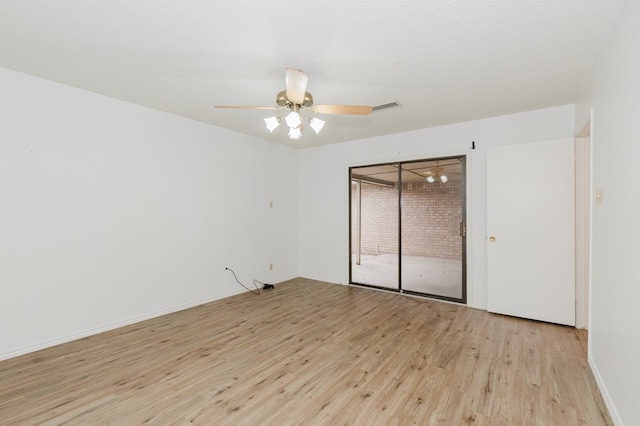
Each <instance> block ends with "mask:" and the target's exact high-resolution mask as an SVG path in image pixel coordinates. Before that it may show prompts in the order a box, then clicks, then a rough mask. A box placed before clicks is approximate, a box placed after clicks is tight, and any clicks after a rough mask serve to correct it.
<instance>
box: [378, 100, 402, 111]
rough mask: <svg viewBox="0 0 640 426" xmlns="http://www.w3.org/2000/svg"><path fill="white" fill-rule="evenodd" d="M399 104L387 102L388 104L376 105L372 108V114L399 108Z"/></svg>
mask: <svg viewBox="0 0 640 426" xmlns="http://www.w3.org/2000/svg"><path fill="white" fill-rule="evenodd" d="M399 106H400V104H399V103H398V102H389V103H388V104H382V105H376V106H374V107H373V112H376V111H382V110H383V109H389V108H395V107H399Z"/></svg>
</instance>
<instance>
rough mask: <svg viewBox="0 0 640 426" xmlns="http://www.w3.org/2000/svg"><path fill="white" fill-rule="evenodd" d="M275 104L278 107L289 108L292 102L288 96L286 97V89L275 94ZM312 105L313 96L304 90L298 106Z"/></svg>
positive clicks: (308, 106) (307, 106) (306, 106)
mask: <svg viewBox="0 0 640 426" xmlns="http://www.w3.org/2000/svg"><path fill="white" fill-rule="evenodd" d="M276 105H278V106H279V107H280V108H291V106H292V105H293V102H291V101H290V100H289V98H287V91H286V90H283V91H282V92H279V93H278V95H277V96H276ZM312 105H313V96H311V93H309V92H304V99H303V100H302V104H300V106H301V107H304V108H310V107H311V106H312Z"/></svg>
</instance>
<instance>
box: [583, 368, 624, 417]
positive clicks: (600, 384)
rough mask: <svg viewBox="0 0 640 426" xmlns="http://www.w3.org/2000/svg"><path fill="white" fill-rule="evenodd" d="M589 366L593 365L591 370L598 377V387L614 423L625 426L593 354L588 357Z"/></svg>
mask: <svg viewBox="0 0 640 426" xmlns="http://www.w3.org/2000/svg"><path fill="white" fill-rule="evenodd" d="M588 361H589V367H591V371H592V372H593V377H595V378H596V384H597V385H598V389H600V394H601V395H602V399H604V403H605V404H606V405H607V409H608V410H609V415H610V416H611V420H613V424H614V425H616V426H623V425H622V420H620V416H619V415H618V412H617V411H616V407H615V405H614V404H613V401H612V400H611V396H609V391H607V387H606V386H605V384H604V381H603V380H602V376H600V371H599V370H598V367H597V365H596V363H595V362H594V361H593V358H591V355H589V357H588Z"/></svg>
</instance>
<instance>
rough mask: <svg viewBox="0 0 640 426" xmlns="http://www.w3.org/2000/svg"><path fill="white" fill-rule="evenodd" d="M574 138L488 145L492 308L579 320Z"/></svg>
mask: <svg viewBox="0 0 640 426" xmlns="http://www.w3.org/2000/svg"><path fill="white" fill-rule="evenodd" d="M574 190H575V189H574V142H573V139H562V140H552V141H544V142H535V143H526V144H519V145H508V146H500V147H495V148H490V149H489V150H488V151H487V231H488V234H489V235H488V236H487V261H488V264H487V275H488V276H487V309H488V310H489V311H490V312H496V313H501V314H506V315H513V316H518V317H523V318H531V319H536V320H541V321H547V322H553V323H558V324H567V325H574V324H575V254H574V253H575V227H574V223H575V213H574Z"/></svg>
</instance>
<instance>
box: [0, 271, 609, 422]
mask: <svg viewBox="0 0 640 426" xmlns="http://www.w3.org/2000/svg"><path fill="white" fill-rule="evenodd" d="M586 341H587V334H586V332H585V331H583V330H575V329H573V328H570V327H564V326H558V325H553V324H546V323H541V322H535V321H528V320H524V319H518V318H510V317H505V316H500V315H495V314H489V313H487V312H484V311H480V310H475V309H470V308H467V307H464V306H457V305H453V304H447V303H441V302H437V301H430V300H424V299H417V298H411V297H405V296H401V295H396V294H389V293H385V292H377V291H372V290H368V289H363V288H357V287H350V286H339V285H333V284H327V283H322V282H318V281H313V280H307V279H295V280H291V281H290V282H287V283H282V284H279V285H277V286H276V288H275V289H274V290H270V291H263V292H262V293H261V295H259V296H258V295H254V294H251V293H246V294H241V295H238V296H234V297H231V298H228V299H224V300H220V301H217V302H213V303H209V304H206V305H202V306H198V307H195V308H192V309H188V310H185V311H181V312H176V313H173V314H170V315H166V316H163V317H159V318H155V319H151V320H148V321H144V322H141V323H137V324H133V325H130V326H127V327H123V328H120V329H117V330H112V331H109V332H106V333H102V334H99V335H95V336H91V337H87V338H84V339H80V340H77V341H74V342H70V343H67V344H64V345H60V346H56V347H53V348H48V349H45V350H42V351H38V352H35V353H32V354H28V355H24V356H21V357H17V358H14V359H10V360H7V361H3V362H0V424H1V425H4V424H7V425H14V424H19V425H41V424H49V425H59V424H65V425H67V424H70V425H74V424H77V425H84V424H128V425H129V424H157V425H168V424H173V425H185V424H203V425H206V424H218V425H224V424H243V425H265V424H277V425H287V424H305V425H307V424H309V425H314V424H318V425H325V424H348V425H361V424H362V425H376V424H380V425H406V424H419V425H425V424H426V425H431V424H433V425H466V424H476V425H501V424H504V425H509V424H514V425H515V424H517V425H549V424H562V425H565V424H567V425H568V424H571V425H574V424H575V425H581V424H582V425H610V424H612V423H611V419H610V418H609V416H608V414H607V411H606V408H605V405H604V403H603V401H602V398H601V396H600V394H599V392H598V389H597V386H596V385H595V381H594V378H593V375H592V373H591V370H590V369H589V366H588V363H587V359H586Z"/></svg>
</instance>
